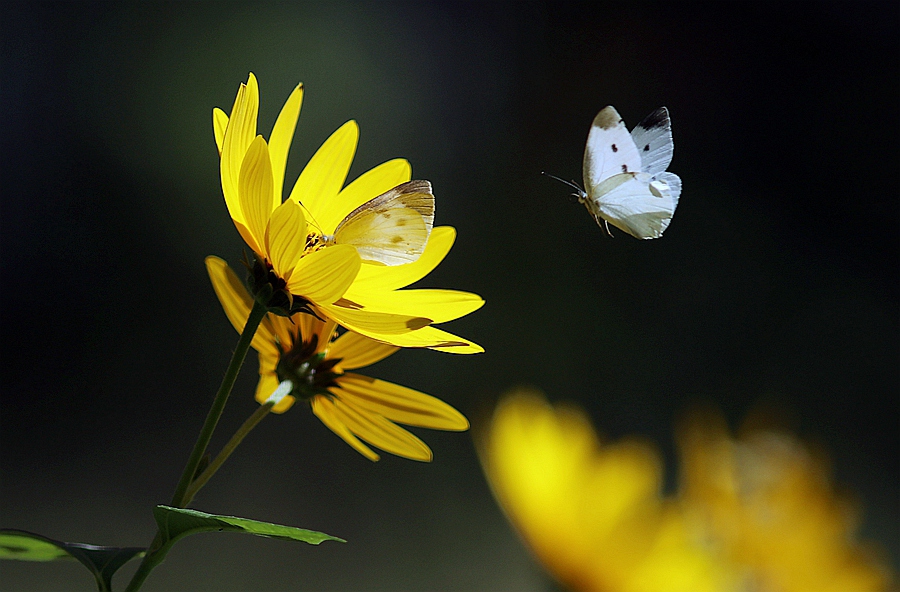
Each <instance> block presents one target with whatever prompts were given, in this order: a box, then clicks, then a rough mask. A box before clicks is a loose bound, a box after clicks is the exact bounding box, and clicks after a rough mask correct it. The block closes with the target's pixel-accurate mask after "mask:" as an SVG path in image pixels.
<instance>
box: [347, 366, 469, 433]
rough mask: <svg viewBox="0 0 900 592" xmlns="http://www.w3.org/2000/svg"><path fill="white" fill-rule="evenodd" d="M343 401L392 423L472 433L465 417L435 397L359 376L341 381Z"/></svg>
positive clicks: (349, 376) (350, 376) (355, 375)
mask: <svg viewBox="0 0 900 592" xmlns="http://www.w3.org/2000/svg"><path fill="white" fill-rule="evenodd" d="M338 383H339V385H340V389H341V396H340V398H341V400H342V401H347V402H349V403H352V404H353V405H354V406H355V407H357V408H358V409H361V410H365V411H366V412H368V413H370V414H372V413H374V414H378V415H382V416H384V417H385V418H386V419H389V420H391V421H393V422H397V423H402V424H404V425H409V426H417V427H422V428H431V429H435V430H450V431H463V430H467V429H469V420H467V419H466V418H465V416H464V415H463V414H462V413H460V412H459V411H457V410H456V409H454V408H453V407H451V406H450V405H448V404H447V403H444V402H443V401H441V400H440V399H438V398H436V397H432V396H431V395H426V394H425V393H420V392H419V391H415V390H413V389H411V388H406V387H405V386H400V385H399V384H393V383H391V382H386V381H383V380H378V379H375V378H369V377H368V376H362V375H360V374H354V373H347V374H344V375H343V376H342V377H340V378H339V379H338Z"/></svg>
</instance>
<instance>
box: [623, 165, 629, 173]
mask: <svg viewBox="0 0 900 592" xmlns="http://www.w3.org/2000/svg"><path fill="white" fill-rule="evenodd" d="M622 172H623V173H627V172H628V165H627V164H623V165H622Z"/></svg>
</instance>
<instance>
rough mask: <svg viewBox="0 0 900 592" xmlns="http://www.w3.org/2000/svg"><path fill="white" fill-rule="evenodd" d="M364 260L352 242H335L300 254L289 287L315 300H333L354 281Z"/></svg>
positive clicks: (294, 292) (322, 301)
mask: <svg viewBox="0 0 900 592" xmlns="http://www.w3.org/2000/svg"><path fill="white" fill-rule="evenodd" d="M360 265H362V262H361V261H360V259H359V254H358V253H357V252H356V249H354V248H353V247H351V246H350V245H335V246H333V247H326V248H324V249H320V250H318V251H315V252H313V253H310V254H309V255H305V256H303V257H301V258H300V260H299V261H298V262H297V264H296V265H295V266H294V271H293V272H292V273H291V279H290V280H288V283H287V287H288V290H289V291H290V292H291V294H299V295H300V296H303V297H304V298H307V299H308V300H311V301H312V302H314V303H316V304H325V303H327V304H331V303H332V302H334V301H335V300H338V299H339V298H340V297H341V296H343V295H344V292H346V291H347V288H349V287H350V284H352V283H353V279H354V278H355V277H356V274H357V273H359V267H360Z"/></svg>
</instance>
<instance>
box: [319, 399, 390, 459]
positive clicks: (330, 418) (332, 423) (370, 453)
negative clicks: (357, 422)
mask: <svg viewBox="0 0 900 592" xmlns="http://www.w3.org/2000/svg"><path fill="white" fill-rule="evenodd" d="M311 403H312V410H313V413H315V415H316V417H318V418H319V420H321V422H322V423H324V424H325V426H326V427H328V429H329V430H331V431H332V432H334V433H335V434H337V435H338V436H340V437H341V438H342V439H343V440H344V442H346V443H347V444H349V445H350V446H352V447H353V448H354V449H355V450H356V451H357V452H359V453H360V454H362V455H363V456H365V457H366V458H368V459H369V460H372V461H376V460H378V459H379V458H380V457H379V456H378V455H377V454H376V453H375V451H374V450H372V449H371V448H369V447H368V446H366V445H365V444H363V443H362V442H360V440H359V438H357V437H356V436H354V435H353V433H352V432H351V431H350V430H349V428H347V426H346V425H345V424H344V423H343V422H342V421H341V420H340V419H338V417H337V416H336V415H337V414H336V413H335V408H334V403H333V402H332V401H331V400H330V399H328V398H327V397H314V398H313V400H312V402H311Z"/></svg>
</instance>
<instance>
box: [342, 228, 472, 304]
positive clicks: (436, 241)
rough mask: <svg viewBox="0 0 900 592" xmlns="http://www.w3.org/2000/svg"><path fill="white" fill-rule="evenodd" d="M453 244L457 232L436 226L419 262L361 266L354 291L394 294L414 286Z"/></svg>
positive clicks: (435, 265)
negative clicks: (396, 291) (392, 292)
mask: <svg viewBox="0 0 900 592" xmlns="http://www.w3.org/2000/svg"><path fill="white" fill-rule="evenodd" d="M455 240H456V230H455V229H454V228H453V227H452V226H438V227H436V228H434V229H432V231H431V235H430V236H429V237H428V242H427V243H426V244H425V252H424V253H422V255H420V256H419V258H418V259H416V260H415V261H413V262H412V263H406V264H403V265H393V266H383V265H371V264H367V265H363V266H362V269H360V270H359V275H358V276H357V278H356V281H355V282H354V284H353V288H354V290H355V291H359V292H377V291H387V290H397V289H399V288H404V287H406V286H408V285H410V284H412V283H413V282H417V281H419V280H420V279H422V278H423V277H425V276H426V275H428V274H429V273H431V270H433V269H434V268H435V267H437V266H438V264H439V263H440V262H441V261H443V260H444V257H446V256H447V253H449V252H450V247H452V246H453V241H455Z"/></svg>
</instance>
